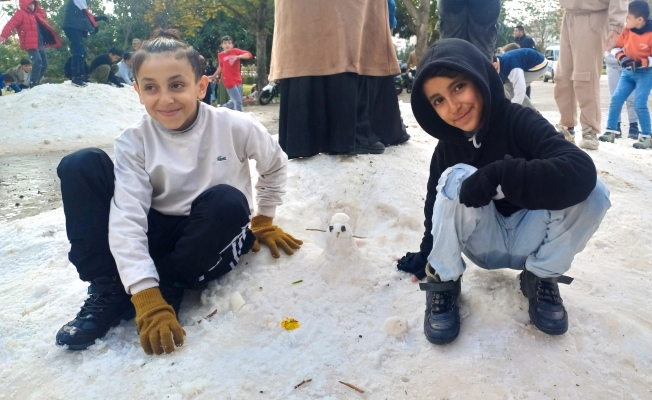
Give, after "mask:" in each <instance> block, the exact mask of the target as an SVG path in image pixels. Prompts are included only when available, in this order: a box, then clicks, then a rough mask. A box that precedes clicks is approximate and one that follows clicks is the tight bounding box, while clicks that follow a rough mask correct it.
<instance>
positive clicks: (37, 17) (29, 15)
mask: <svg viewBox="0 0 652 400" xmlns="http://www.w3.org/2000/svg"><path fill="white" fill-rule="evenodd" d="M19 7H20V9H19V10H18V11H16V13H15V14H14V15H13V16H12V17H11V19H10V20H9V22H7V25H5V27H4V29H3V30H2V33H0V43H3V42H4V41H5V40H7V38H8V37H9V36H10V35H11V32H12V31H13V30H14V29H15V30H17V31H18V38H19V39H20V48H21V49H23V50H26V51H27V54H29V57H30V58H31V59H32V71H31V82H30V84H29V86H34V85H38V84H39V82H40V81H41V78H43V76H45V72H46V71H47V70H48V56H47V54H46V53H45V49H46V48H51V47H59V46H61V40H60V39H59V36H58V35H57V32H56V31H55V30H54V28H52V26H50V24H49V23H48V17H47V15H46V14H45V11H43V8H41V5H40V4H39V2H38V1H33V0H20V3H19Z"/></svg>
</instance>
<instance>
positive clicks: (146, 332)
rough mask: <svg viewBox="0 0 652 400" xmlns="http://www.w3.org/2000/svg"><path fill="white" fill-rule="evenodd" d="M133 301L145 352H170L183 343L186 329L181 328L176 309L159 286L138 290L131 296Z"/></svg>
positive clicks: (141, 343) (141, 342)
mask: <svg viewBox="0 0 652 400" xmlns="http://www.w3.org/2000/svg"><path fill="white" fill-rule="evenodd" d="M131 302H132V303H134V306H135V307H136V326H137V327H138V334H139V335H140V345H141V346H143V350H145V353H147V354H154V353H156V354H163V352H165V353H167V354H169V353H172V352H173V351H174V345H177V346H182V345H183V337H184V336H185V335H186V331H184V330H183V328H181V325H180V324H179V321H177V317H176V315H175V314H174V309H173V308H172V306H171V305H169V304H168V303H166V302H165V299H163V296H161V291H160V290H159V288H157V287H153V288H149V289H146V290H143V291H142V292H138V293H136V294H135V295H133V296H131ZM173 338H174V343H172V339H173Z"/></svg>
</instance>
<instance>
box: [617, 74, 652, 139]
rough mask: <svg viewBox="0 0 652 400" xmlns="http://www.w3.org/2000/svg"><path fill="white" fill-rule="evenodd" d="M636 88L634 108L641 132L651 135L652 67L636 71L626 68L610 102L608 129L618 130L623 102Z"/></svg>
mask: <svg viewBox="0 0 652 400" xmlns="http://www.w3.org/2000/svg"><path fill="white" fill-rule="evenodd" d="M634 89H636V93H634V109H635V110H636V115H638V122H639V123H640V126H641V133H642V134H644V135H649V134H651V133H652V129H651V127H650V111H649V110H648V108H647V98H648V97H649V96H650V90H652V68H641V69H637V70H636V71H631V70H629V69H624V70H623V72H622V74H621V75H620V80H619V81H618V87H616V91H615V92H614V94H613V96H611V104H609V118H608V119H607V129H609V130H613V131H617V130H618V120H619V119H620V112H621V111H622V110H623V104H624V103H625V101H626V100H627V97H629V95H630V94H631V93H632V92H633V91H634Z"/></svg>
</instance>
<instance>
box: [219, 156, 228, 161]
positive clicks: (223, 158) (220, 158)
mask: <svg viewBox="0 0 652 400" xmlns="http://www.w3.org/2000/svg"><path fill="white" fill-rule="evenodd" d="M217 161H226V157H222V156H218V157H217Z"/></svg>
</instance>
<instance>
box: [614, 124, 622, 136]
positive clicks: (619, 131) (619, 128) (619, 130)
mask: <svg viewBox="0 0 652 400" xmlns="http://www.w3.org/2000/svg"><path fill="white" fill-rule="evenodd" d="M620 125H621V123H620V122H619V123H618V133H616V139H620V138H622V137H623V131H622V129H621V127H620Z"/></svg>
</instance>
